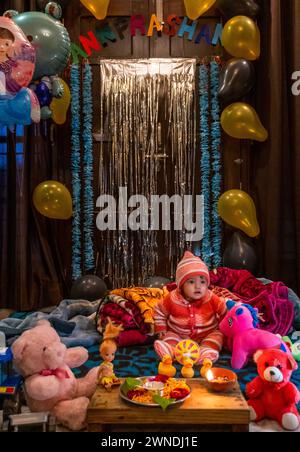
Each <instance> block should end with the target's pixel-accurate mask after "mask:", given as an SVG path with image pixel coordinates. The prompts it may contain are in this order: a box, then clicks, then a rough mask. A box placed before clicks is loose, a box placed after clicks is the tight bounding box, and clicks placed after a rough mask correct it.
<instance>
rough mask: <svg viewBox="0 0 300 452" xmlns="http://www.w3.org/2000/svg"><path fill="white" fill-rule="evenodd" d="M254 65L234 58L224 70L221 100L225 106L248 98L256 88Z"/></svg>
mask: <svg viewBox="0 0 300 452" xmlns="http://www.w3.org/2000/svg"><path fill="white" fill-rule="evenodd" d="M254 82H255V70H254V66H253V63H251V61H247V60H245V59H237V58H233V59H232V60H229V61H228V62H227V63H226V65H225V66H224V68H223V69H222V72H221V76H220V89H219V93H218V95H219V99H220V101H221V102H222V104H223V105H228V104H231V103H232V102H236V101H237V100H240V99H241V98H242V97H244V96H246V95H247V94H248V93H249V92H250V91H251V89H252V88H253V86H254Z"/></svg>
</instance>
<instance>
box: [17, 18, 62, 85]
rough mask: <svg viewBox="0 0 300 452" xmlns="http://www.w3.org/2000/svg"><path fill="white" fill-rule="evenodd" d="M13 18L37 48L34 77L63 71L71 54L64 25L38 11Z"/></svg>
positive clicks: (35, 78) (37, 77)
mask: <svg viewBox="0 0 300 452" xmlns="http://www.w3.org/2000/svg"><path fill="white" fill-rule="evenodd" d="M13 20H14V22H15V23H16V24H17V25H18V26H19V27H20V28H21V29H22V30H23V32H24V33H25V34H26V36H27V37H28V38H29V39H30V40H31V44H32V45H33V47H34V48H35V50H36V66H35V71H34V75H33V79H34V80H37V79H39V78H41V77H43V76H44V75H48V76H51V75H56V74H58V73H60V72H62V71H63V70H64V68H65V67H66V65H67V62H68V58H69V55H70V37H69V34H68V31H67V29H66V28H65V27H64V25H63V24H62V23H61V22H59V21H58V20H55V19H54V18H52V17H50V16H48V15H47V14H44V13H40V12H36V11H32V12H26V13H21V14H18V15H17V16H15V17H14V18H13Z"/></svg>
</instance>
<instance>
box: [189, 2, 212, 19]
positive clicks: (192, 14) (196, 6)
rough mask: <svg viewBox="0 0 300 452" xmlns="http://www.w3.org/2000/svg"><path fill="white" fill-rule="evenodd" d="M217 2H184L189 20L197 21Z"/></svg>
mask: <svg viewBox="0 0 300 452" xmlns="http://www.w3.org/2000/svg"><path fill="white" fill-rule="evenodd" d="M215 3H216V0H184V6H185V9H186V15H187V16H188V17H189V19H192V20H196V19H198V17H200V16H202V15H203V14H204V13H206V11H208V10H209V9H210V8H211V7H212V6H213V5H214V4H215Z"/></svg>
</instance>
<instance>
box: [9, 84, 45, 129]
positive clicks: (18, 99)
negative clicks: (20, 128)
mask: <svg viewBox="0 0 300 452" xmlns="http://www.w3.org/2000/svg"><path fill="white" fill-rule="evenodd" d="M32 95H33V93H31V91H30V90H29V89H28V88H23V89H21V90H20V91H19V92H18V93H17V94H16V95H15V96H0V124H1V125H3V126H8V127H10V128H13V126H14V125H15V124H21V125H29V124H31V119H32V117H31V109H32V102H31V97H32ZM37 103H38V102H37ZM35 122H38V121H35Z"/></svg>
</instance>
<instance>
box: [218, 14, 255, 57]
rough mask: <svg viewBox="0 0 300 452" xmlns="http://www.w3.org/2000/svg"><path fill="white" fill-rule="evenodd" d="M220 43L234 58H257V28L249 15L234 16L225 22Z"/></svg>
mask: <svg viewBox="0 0 300 452" xmlns="http://www.w3.org/2000/svg"><path fill="white" fill-rule="evenodd" d="M222 44H223V46H224V47H225V49H226V50H227V52H228V53H230V55H233V56H235V57H236V58H245V59H246V60H252V61H253V60H257V58H259V56H260V31H259V28H258V26H257V25H256V23H255V22H254V21H253V20H252V19H250V17H247V16H235V17H233V18H232V19H230V20H229V21H228V22H226V24H225V27H224V30H223V33H222Z"/></svg>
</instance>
